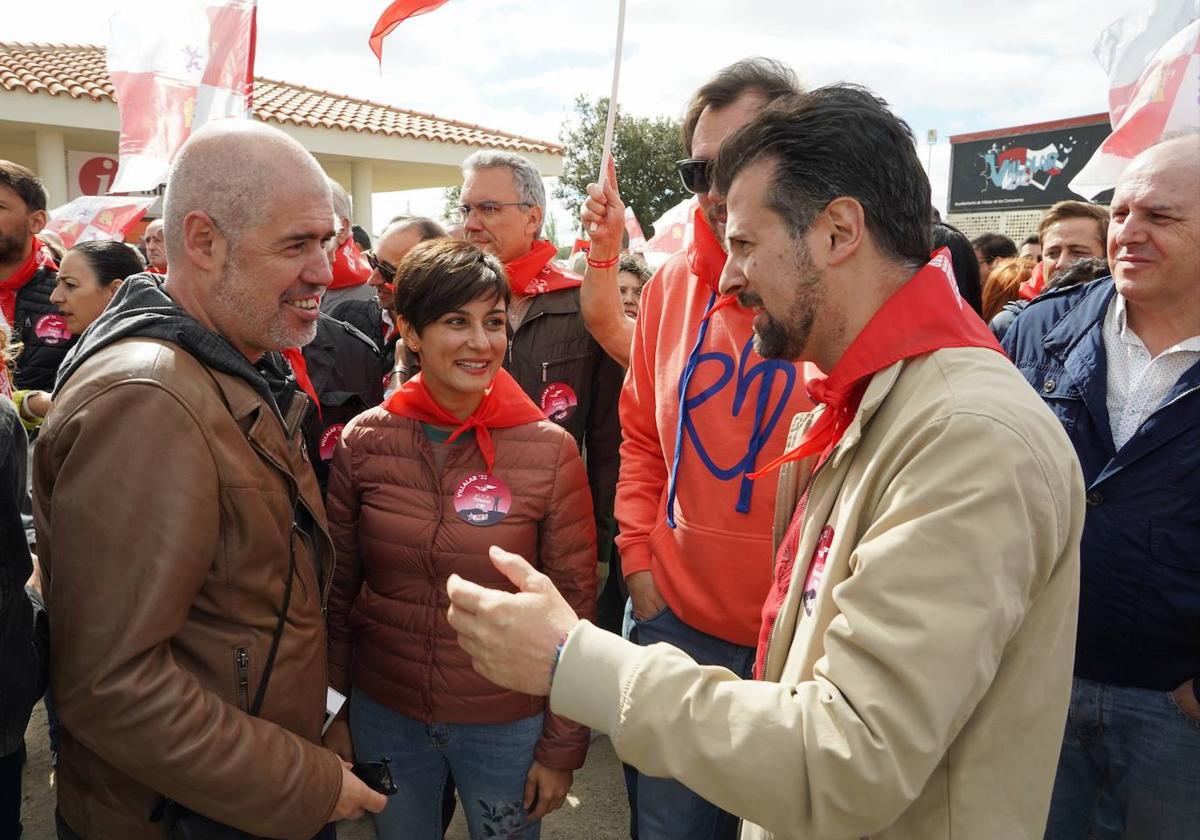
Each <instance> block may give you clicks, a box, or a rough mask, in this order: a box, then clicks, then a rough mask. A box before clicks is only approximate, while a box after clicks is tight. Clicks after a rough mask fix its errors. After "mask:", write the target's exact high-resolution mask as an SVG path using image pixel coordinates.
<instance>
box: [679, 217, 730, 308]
mask: <svg viewBox="0 0 1200 840" xmlns="http://www.w3.org/2000/svg"><path fill="white" fill-rule="evenodd" d="M726 259H728V256H727V255H726V253H725V249H724V248H722V247H721V243H720V241H718V240H717V236H716V234H714V233H713V231H712V228H710V227H709V226H708V219H706V218H705V217H704V211H703V210H701V209H700V208H699V207H698V206H697V207H696V209H695V210H693V211H692V241H691V242H689V243H688V249H687V261H688V268H690V269H691V270H692V274H695V275H696V276H697V277H699V278H700V280H701V281H702V282H704V283H705V284H706V285H707V286H708V288H710V289H712V291H713V292H714V293H715V294H720V289H719V288H718V285H719V284H720V282H721V272H722V271H724V270H725V260H726Z"/></svg>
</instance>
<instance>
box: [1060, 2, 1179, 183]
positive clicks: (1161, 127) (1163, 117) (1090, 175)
mask: <svg viewBox="0 0 1200 840" xmlns="http://www.w3.org/2000/svg"><path fill="white" fill-rule="evenodd" d="M1163 36H1164V41H1163V43H1162V45H1161V46H1160V47H1159V49H1158V50H1157V52H1155V53H1154V54H1153V56H1152V57H1151V59H1150V62H1149V64H1148V65H1147V66H1145V68H1144V69H1143V71H1142V73H1141V75H1140V76H1139V77H1138V80H1137V82H1136V84H1135V85H1133V88H1132V92H1130V90H1129V89H1127V88H1122V89H1120V90H1118V89H1117V85H1118V84H1119V82H1120V80H1119V79H1117V78H1115V77H1114V78H1112V79H1111V80H1110V84H1111V85H1113V90H1112V91H1110V109H1111V110H1110V113H1109V117H1110V119H1111V121H1112V125H1113V133H1112V134H1110V135H1109V136H1108V138H1107V139H1106V140H1105V141H1104V142H1103V143H1102V144H1101V145H1100V148H1099V149H1097V150H1096V153H1095V154H1094V155H1092V157H1091V159H1090V160H1089V161H1088V162H1087V164H1086V165H1085V166H1084V167H1083V169H1081V170H1079V173H1078V174H1077V175H1076V176H1075V177H1074V178H1072V179H1071V184H1070V187H1071V190H1072V191H1073V192H1076V193H1079V194H1080V195H1082V196H1086V197H1088V198H1094V197H1095V196H1097V195H1098V194H1100V193H1101V192H1103V191H1104V190H1107V189H1111V188H1112V187H1113V186H1115V185H1116V183H1117V178H1119V177H1120V175H1121V173H1122V172H1123V171H1124V170H1125V167H1126V165H1127V164H1128V163H1129V161H1131V160H1132V159H1133V158H1135V157H1137V156H1138V155H1139V154H1141V153H1142V152H1143V151H1145V150H1146V149H1148V148H1150V147H1151V146H1153V145H1154V144H1155V143H1156V142H1157V141H1158V140H1160V139H1162V138H1163V137H1164V136H1166V135H1168V134H1175V133H1185V132H1190V131H1196V130H1197V129H1200V20H1193V21H1192V22H1191V23H1190V24H1188V25H1187V26H1185V27H1183V28H1182V29H1180V30H1179V31H1177V32H1175V33H1170V32H1167V33H1163Z"/></svg>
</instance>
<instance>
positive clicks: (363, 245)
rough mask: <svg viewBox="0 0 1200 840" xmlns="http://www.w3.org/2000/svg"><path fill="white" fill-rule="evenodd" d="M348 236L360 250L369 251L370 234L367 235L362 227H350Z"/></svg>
mask: <svg viewBox="0 0 1200 840" xmlns="http://www.w3.org/2000/svg"><path fill="white" fill-rule="evenodd" d="M350 235H351V236H352V237H354V244H355V245H357V246H358V247H359V248H360V249H361V250H363V251H369V250H371V234H369V233H367V231H366V230H365V229H364V228H363V226H362V225H351V226H350Z"/></svg>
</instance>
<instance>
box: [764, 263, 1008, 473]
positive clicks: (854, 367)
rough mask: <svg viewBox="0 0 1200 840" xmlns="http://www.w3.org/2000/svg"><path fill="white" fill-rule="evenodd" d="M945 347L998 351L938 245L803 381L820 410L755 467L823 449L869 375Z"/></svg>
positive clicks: (845, 422) (854, 406) (854, 407)
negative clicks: (826, 368)
mask: <svg viewBox="0 0 1200 840" xmlns="http://www.w3.org/2000/svg"><path fill="white" fill-rule="evenodd" d="M945 347H986V348H988V349H990V350H995V351H996V352H997V353H1003V352H1004V351H1003V350H1001V349H1000V344H999V343H998V342H997V341H996V337H995V336H994V335H992V332H991V330H989V329H988V328H987V326H986V325H985V324H984V323H983V321H981V320H980V319H979V316H978V315H976V314H975V313H974V312H973V311H972V310H971V309H970V307H968V306H967V305H966V303H965V302H964V301H963V299H962V297H961V296H960V295H959V293H958V286H957V284H956V283H955V281H954V269H953V268H951V266H950V249H948V248H942V249H940V250H938V251H937V253H935V254H934V255H933V259H932V260H930V261H929V262H928V263H926V265H925V267H924V268H922V269H921V270H920V271H918V272H917V273H916V274H915V275H913V277H912V279H910V280H909V281H908V282H907V283H905V284H904V285H903V286H901V287H900V289H898V290H897V291H896V292H895V293H894V294H893V295H892V296H891V297H890V298H888V299H887V302H886V303H884V304H883V306H881V307H880V308H879V311H877V312H876V313H875V314H874V315H873V316H872V317H871V320H870V321H868V322H867V325H866V326H865V327H864V328H863V331H862V332H860V333H859V334H858V337H857V338H855V339H854V341H853V343H851V345H850V347H849V348H847V350H846V352H845V353H844V354H843V355H842V358H841V359H839V360H838V363H837V364H836V365H835V366H834V368H833V370H832V371H831V372H830V373H829V375H828V376H825V377H815V378H813V379H810V380H809V381H808V383H807V386H808V395H809V397H811V398H812V401H813V402H814V403H821V404H822V405H824V406H825V410H824V411H823V412H822V413H821V416H820V417H818V418H817V422H816V423H814V424H813V426H812V428H810V429H809V430H808V432H807V433H806V434H805V435H804V438H803V439H802V440H801V441H800V443H799V444H798V445H797V446H796V447H795V448H793V449H790V450H788V451H787V452H785V453H783V454H782V455H780V456H779V457H778V458H776V459H775V460H774V461H772V462H771V463H769V464H767V465H766V466H765V467H763V468H762V469H760V470H758V471H757V472H753V473H749V477H750V478H758V477H759V476H761V475H765V474H766V473H769V472H771V471H772V470H773V469H775V468H776V467H778V466H780V465H781V464H786V463H787V462H789V461H799V460H800V459H802V458H807V457H808V456H810V455H814V454H818V453H823V452H828V451H830V450H832V449H833V447H835V446H837V443H838V441H840V440H841V439H842V434H843V433H844V432H845V431H846V427H847V426H849V425H850V421H851V420H852V419H854V415H855V413H856V412H857V411H858V406H859V403H860V402H861V401H862V396H863V393H864V392H865V391H866V390H867V384H868V383H869V382H870V381H871V377H872V376H873V375H875V374H876V373H878V372H879V371H881V370H883V369H884V368H886V367H890V366H891V365H893V364H895V363H896V362H898V361H900V360H901V359H909V358H912V357H913V356H921V355H924V354H925V353H932V352H933V351H934V350H941V349H942V348H945Z"/></svg>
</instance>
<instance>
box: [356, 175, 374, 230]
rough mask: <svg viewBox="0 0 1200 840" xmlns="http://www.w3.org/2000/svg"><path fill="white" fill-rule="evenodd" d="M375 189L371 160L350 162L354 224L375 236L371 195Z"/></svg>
mask: <svg viewBox="0 0 1200 840" xmlns="http://www.w3.org/2000/svg"><path fill="white" fill-rule="evenodd" d="M373 194H374V189H373V188H372V186H371V162H370V161H367V160H356V161H353V162H351V164H350V198H351V199H352V200H353V201H354V224H356V225H358V226H360V227H361V228H362V229H363V230H365V231H366V232H367V233H369V234H371V236H372V237H373V236H374V235H375V230H374V225H373V223H372V221H371V197H372V195H373Z"/></svg>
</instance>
